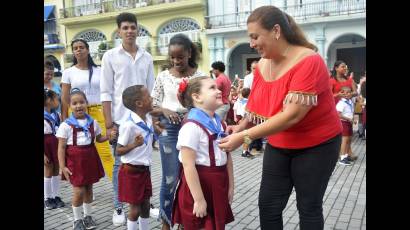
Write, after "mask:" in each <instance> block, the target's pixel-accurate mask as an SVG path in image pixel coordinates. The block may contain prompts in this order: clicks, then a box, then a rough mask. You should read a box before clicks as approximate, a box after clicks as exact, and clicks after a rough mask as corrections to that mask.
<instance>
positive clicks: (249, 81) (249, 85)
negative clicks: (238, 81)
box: [243, 60, 258, 89]
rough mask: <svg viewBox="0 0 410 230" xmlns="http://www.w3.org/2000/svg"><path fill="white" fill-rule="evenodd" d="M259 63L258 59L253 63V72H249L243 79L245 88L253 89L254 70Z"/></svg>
mask: <svg viewBox="0 0 410 230" xmlns="http://www.w3.org/2000/svg"><path fill="white" fill-rule="evenodd" d="M257 64H258V61H256V60H255V61H253V62H252V63H251V72H250V73H249V74H247V75H246V76H245V77H244V79H243V87H244V88H249V89H252V82H253V72H254V71H255V68H256V65H257Z"/></svg>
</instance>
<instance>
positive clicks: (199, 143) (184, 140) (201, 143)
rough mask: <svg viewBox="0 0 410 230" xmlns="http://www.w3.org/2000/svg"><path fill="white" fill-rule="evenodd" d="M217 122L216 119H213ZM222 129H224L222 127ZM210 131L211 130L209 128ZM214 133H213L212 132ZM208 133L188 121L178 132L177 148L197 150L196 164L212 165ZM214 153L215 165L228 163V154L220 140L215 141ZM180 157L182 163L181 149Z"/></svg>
mask: <svg viewBox="0 0 410 230" xmlns="http://www.w3.org/2000/svg"><path fill="white" fill-rule="evenodd" d="M213 120H214V122H215V119H213ZM221 129H223V128H222V127H221ZM208 132H209V133H211V132H210V130H208ZM211 134H212V133H211ZM208 143H209V140H208V135H207V134H206V133H205V132H204V130H203V129H202V128H201V127H199V126H198V125H197V124H195V123H193V122H188V123H186V124H184V125H183V126H182V128H181V129H180V130H179V134H178V142H177V146H176V147H177V149H178V150H181V147H182V146H185V147H189V148H191V149H193V150H194V151H195V154H196V158H195V164H197V165H205V166H211V161H210V158H209V148H208V146H209V145H208ZM213 145H214V153H215V165H216V166H222V165H226V162H227V155H226V153H225V152H223V151H222V150H221V149H220V148H219V147H218V142H217V141H216V140H214V141H213ZM178 159H179V161H180V162H181V163H182V156H181V151H179V154H178Z"/></svg>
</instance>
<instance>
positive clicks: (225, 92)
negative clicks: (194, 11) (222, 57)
mask: <svg viewBox="0 0 410 230" xmlns="http://www.w3.org/2000/svg"><path fill="white" fill-rule="evenodd" d="M211 66H212V72H213V73H214V74H215V76H216V85H217V87H218V89H219V90H220V91H221V92H222V102H223V105H222V106H221V107H219V108H218V109H217V110H216V114H218V115H219V117H220V118H221V120H222V121H225V119H226V114H227V113H228V110H229V108H230V107H229V99H228V97H229V93H230V92H231V80H229V77H228V76H226V75H225V74H224V72H225V64H224V63H223V62H221V61H216V62H214V63H212V65H211Z"/></svg>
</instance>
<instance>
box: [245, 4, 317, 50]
mask: <svg viewBox="0 0 410 230" xmlns="http://www.w3.org/2000/svg"><path fill="white" fill-rule="evenodd" d="M251 22H257V23H259V24H260V25H261V26H262V27H263V28H264V29H265V30H269V31H270V30H272V29H273V27H274V26H275V25H276V24H278V25H279V26H280V28H281V31H282V33H283V36H284V37H285V39H286V41H287V42H289V43H290V44H293V45H299V46H303V47H306V48H309V49H312V50H314V51H317V47H316V46H315V45H313V44H312V43H310V42H309V41H308V40H307V39H306V36H305V35H304V33H303V31H302V29H301V28H300V27H299V26H298V25H297V24H296V22H295V20H294V19H293V18H292V17H291V16H289V15H288V14H287V13H285V12H283V11H281V10H280V9H279V8H277V7H274V6H261V7H259V8H256V9H255V10H254V11H253V12H252V13H251V15H250V16H249V17H248V21H247V23H251Z"/></svg>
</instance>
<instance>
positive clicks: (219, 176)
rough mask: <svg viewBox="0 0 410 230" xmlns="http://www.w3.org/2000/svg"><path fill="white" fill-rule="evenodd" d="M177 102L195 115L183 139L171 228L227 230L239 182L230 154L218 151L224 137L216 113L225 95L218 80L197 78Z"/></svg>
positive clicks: (189, 118)
mask: <svg viewBox="0 0 410 230" xmlns="http://www.w3.org/2000/svg"><path fill="white" fill-rule="evenodd" d="M178 99H179V100H180V102H181V104H182V105H183V106H184V107H186V108H188V109H190V111H189V113H188V116H187V119H186V120H185V121H184V125H183V126H182V128H181V130H180V131H179V135H178V143H177V149H179V150H180V152H179V156H178V157H179V160H180V162H182V168H181V174H180V181H179V185H178V188H177V191H176V195H175V199H174V206H173V212H172V214H173V215H172V224H180V225H182V226H183V227H184V229H190V230H192V229H216V230H220V229H225V225H226V224H228V223H230V222H232V221H233V220H234V218H233V214H232V210H231V206H230V204H231V203H232V198H233V193H234V192H233V189H234V178H233V165H232V158H231V155H230V154H229V153H226V152H224V151H223V150H222V149H220V148H219V147H218V140H219V139H221V138H222V137H223V136H225V133H224V131H223V127H222V123H221V118H220V117H218V115H217V114H215V110H216V109H217V108H218V107H219V106H220V105H222V104H223V103H222V96H221V91H219V90H218V89H217V87H216V83H215V81H214V80H213V79H211V78H209V77H198V78H194V79H191V80H189V82H186V81H183V82H181V84H180V86H179V94H178Z"/></svg>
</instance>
